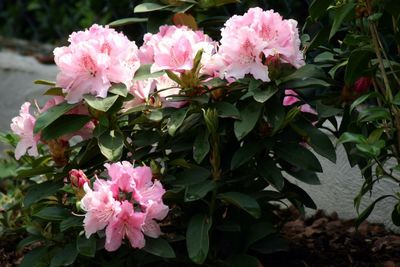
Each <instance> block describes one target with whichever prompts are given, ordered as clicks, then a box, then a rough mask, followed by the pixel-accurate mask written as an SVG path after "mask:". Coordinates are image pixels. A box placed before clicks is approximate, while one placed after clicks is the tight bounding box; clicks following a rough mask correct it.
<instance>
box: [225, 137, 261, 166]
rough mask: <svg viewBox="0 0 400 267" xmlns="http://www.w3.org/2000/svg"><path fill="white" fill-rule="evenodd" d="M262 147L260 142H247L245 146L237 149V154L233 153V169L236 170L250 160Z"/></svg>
mask: <svg viewBox="0 0 400 267" xmlns="http://www.w3.org/2000/svg"><path fill="white" fill-rule="evenodd" d="M262 148H263V147H262V145H261V144H260V143H258V142H250V143H247V142H245V143H244V144H243V146H242V147H240V148H239V149H238V150H236V152H235V154H233V157H232V161H231V170H234V169H236V168H238V167H240V166H241V165H243V164H245V163H246V162H248V161H249V160H250V159H251V158H252V157H253V156H254V155H255V154H257V153H258V152H259V151H260V150H261V149H262Z"/></svg>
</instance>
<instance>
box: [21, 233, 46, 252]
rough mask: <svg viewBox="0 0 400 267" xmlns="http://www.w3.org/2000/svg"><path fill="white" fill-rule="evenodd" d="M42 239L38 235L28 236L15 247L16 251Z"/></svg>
mask: <svg viewBox="0 0 400 267" xmlns="http://www.w3.org/2000/svg"><path fill="white" fill-rule="evenodd" d="M43 239H44V237H42V236H38V235H29V236H28V237H26V238H24V239H22V240H21V241H20V242H19V243H18V245H17V247H16V248H15V249H16V250H17V251H20V250H21V249H22V248H24V247H26V246H29V245H32V244H34V243H37V242H39V241H43Z"/></svg>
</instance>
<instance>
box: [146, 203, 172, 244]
mask: <svg viewBox="0 0 400 267" xmlns="http://www.w3.org/2000/svg"><path fill="white" fill-rule="evenodd" d="M168 211H169V208H168V206H167V205H164V203H162V201H159V202H156V201H153V200H150V201H148V202H147V206H146V211H145V214H146V219H145V223H144V224H143V226H142V230H143V233H144V234H145V235H147V236H150V237H152V238H157V237H159V236H160V235H161V234H162V232H161V229H160V226H159V225H158V223H157V221H156V220H163V219H164V218H165V217H166V216H167V214H168Z"/></svg>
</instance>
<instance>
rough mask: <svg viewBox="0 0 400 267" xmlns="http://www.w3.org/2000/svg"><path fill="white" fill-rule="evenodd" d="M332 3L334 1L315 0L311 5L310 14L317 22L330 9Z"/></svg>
mask: <svg viewBox="0 0 400 267" xmlns="http://www.w3.org/2000/svg"><path fill="white" fill-rule="evenodd" d="M331 3H332V0H314V1H312V3H311V4H310V7H309V9H308V10H309V13H310V16H311V17H312V18H313V19H314V20H317V19H318V18H320V17H321V16H322V15H324V14H325V13H326V10H327V9H328V7H329V5H330V4H331Z"/></svg>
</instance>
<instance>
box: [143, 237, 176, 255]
mask: <svg viewBox="0 0 400 267" xmlns="http://www.w3.org/2000/svg"><path fill="white" fill-rule="evenodd" d="M143 250H144V251H146V252H148V253H150V254H153V255H156V256H159V257H162V258H175V257H176V256H175V252H174V250H173V249H172V247H171V246H170V244H169V243H168V242H167V241H166V240H164V239H162V238H157V239H154V238H146V246H145V247H144V248H143Z"/></svg>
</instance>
